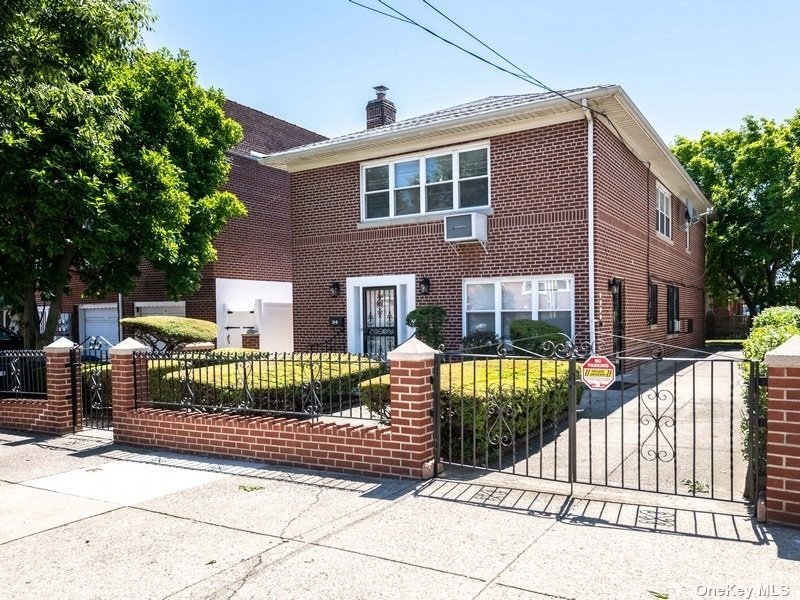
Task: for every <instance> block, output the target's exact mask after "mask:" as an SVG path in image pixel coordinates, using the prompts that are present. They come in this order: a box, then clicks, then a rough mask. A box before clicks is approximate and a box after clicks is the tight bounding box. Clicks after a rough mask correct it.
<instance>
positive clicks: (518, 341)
mask: <svg viewBox="0 0 800 600" xmlns="http://www.w3.org/2000/svg"><path fill="white" fill-rule="evenodd" d="M510 333H511V343H512V344H513V345H514V350H515V351H517V350H519V351H521V352H522V353H523V354H536V355H539V356H547V355H549V356H552V355H553V352H554V350H555V349H556V347H557V346H558V345H559V344H563V343H564V341H565V340H566V339H568V338H567V335H566V334H565V333H564V331H563V330H562V329H561V328H560V327H556V326H555V325H551V324H550V323H545V322H544V321H534V320H532V319H519V320H518V321H513V322H512V323H511V331H510Z"/></svg>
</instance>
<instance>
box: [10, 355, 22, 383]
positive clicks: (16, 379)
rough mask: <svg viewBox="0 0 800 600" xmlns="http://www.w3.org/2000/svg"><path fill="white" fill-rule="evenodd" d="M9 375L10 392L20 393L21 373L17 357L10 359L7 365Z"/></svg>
mask: <svg viewBox="0 0 800 600" xmlns="http://www.w3.org/2000/svg"><path fill="white" fill-rule="evenodd" d="M8 366H9V372H10V373H9V374H10V376H11V391H12V392H21V391H22V371H21V369H20V359H19V357H16V356H15V357H14V358H12V359H11V360H10V361H9V363H8Z"/></svg>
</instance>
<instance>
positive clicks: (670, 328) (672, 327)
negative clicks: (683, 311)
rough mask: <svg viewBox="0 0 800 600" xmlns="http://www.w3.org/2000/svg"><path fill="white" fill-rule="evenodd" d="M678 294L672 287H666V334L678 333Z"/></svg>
mask: <svg viewBox="0 0 800 600" xmlns="http://www.w3.org/2000/svg"><path fill="white" fill-rule="evenodd" d="M680 318H681V316H680V294H679V291H678V288H677V287H675V286H674V285H668V286H667V333H678V332H679V331H680V330H681V324H680Z"/></svg>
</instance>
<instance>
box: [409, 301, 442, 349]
mask: <svg viewBox="0 0 800 600" xmlns="http://www.w3.org/2000/svg"><path fill="white" fill-rule="evenodd" d="M446 321H447V311H446V310H445V309H444V308H442V307H441V306H437V305H436V304H431V305H429V306H420V307H419V308H415V309H414V310H412V311H411V312H409V313H408V316H407V317H406V325H408V326H409V327H415V328H416V329H417V339H419V340H421V341H423V342H425V343H426V344H428V346H430V347H432V348H438V347H439V346H441V345H442V344H443V343H444V334H443V333H442V328H443V327H444V324H445V322H446Z"/></svg>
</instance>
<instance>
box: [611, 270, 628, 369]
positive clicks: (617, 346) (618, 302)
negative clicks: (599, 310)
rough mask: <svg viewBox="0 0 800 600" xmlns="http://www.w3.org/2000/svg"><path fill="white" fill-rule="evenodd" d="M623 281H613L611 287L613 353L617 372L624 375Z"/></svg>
mask: <svg viewBox="0 0 800 600" xmlns="http://www.w3.org/2000/svg"><path fill="white" fill-rule="evenodd" d="M622 286H623V281H622V279H616V278H614V279H612V280H611V283H610V285H609V288H610V289H611V313H612V325H611V327H612V330H613V331H612V333H613V334H614V343H613V347H612V351H613V353H614V357H615V358H616V361H617V371H618V372H619V373H622V371H623V364H622V359H621V358H620V357H621V356H622V354H623V352H624V351H625V337H624V336H625V325H624V323H623V320H622Z"/></svg>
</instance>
